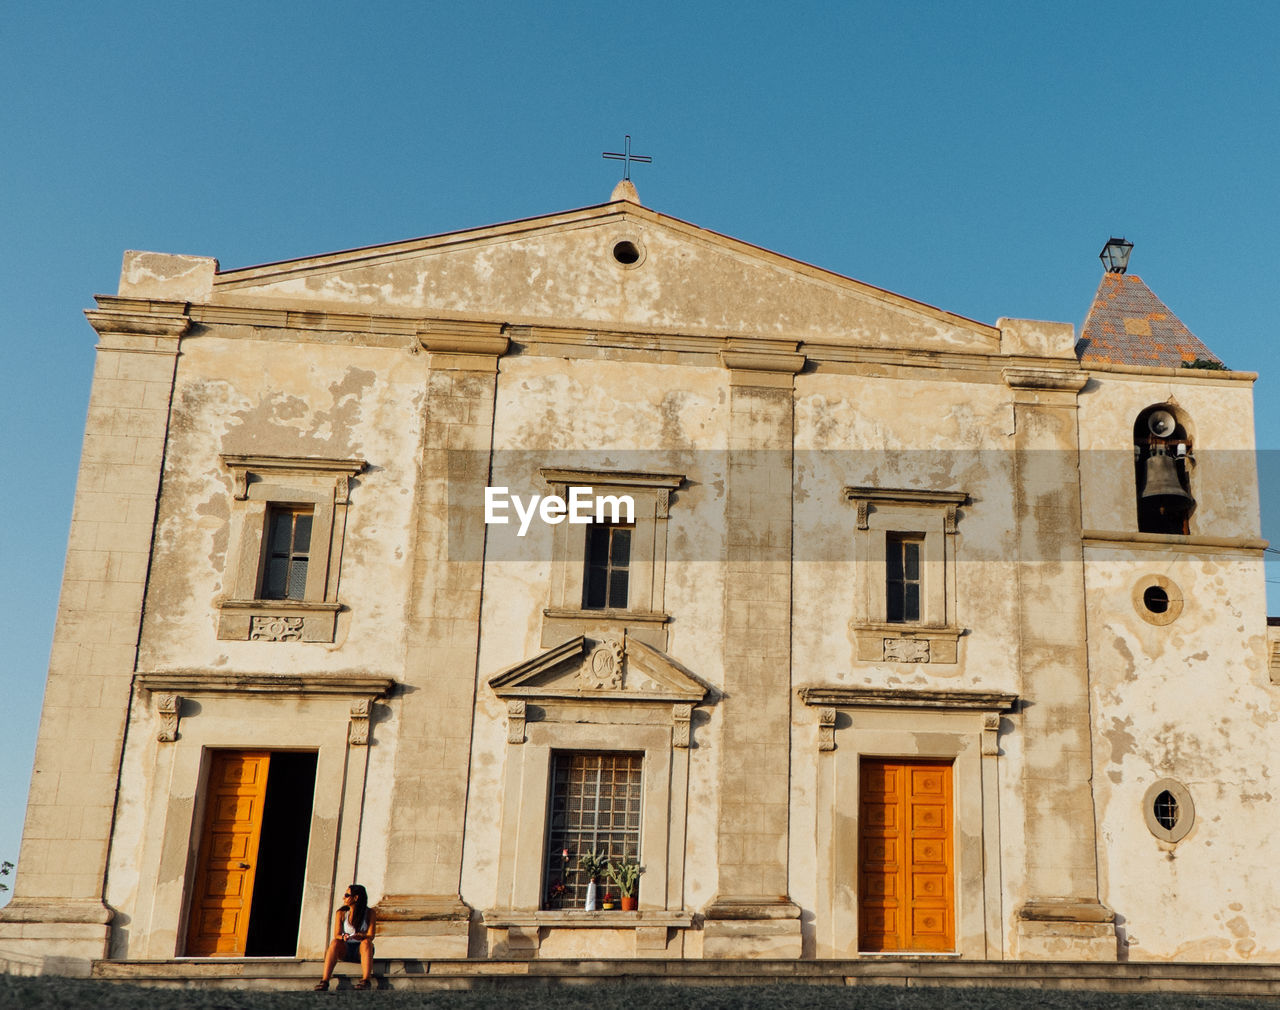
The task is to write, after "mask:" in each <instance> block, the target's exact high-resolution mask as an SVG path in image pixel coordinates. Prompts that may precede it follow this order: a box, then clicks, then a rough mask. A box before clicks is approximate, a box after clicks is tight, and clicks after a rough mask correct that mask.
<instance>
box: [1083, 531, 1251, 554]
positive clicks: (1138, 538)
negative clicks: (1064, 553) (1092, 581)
mask: <svg viewBox="0 0 1280 1010" xmlns="http://www.w3.org/2000/svg"><path fill="white" fill-rule="evenodd" d="M1080 537H1081V541H1082V542H1083V544H1084V546H1086V547H1120V548H1125V547H1127V548H1131V549H1133V550H1139V551H1177V552H1179V553H1183V554H1196V553H1202V552H1205V551H1227V552H1240V553H1245V554H1260V553H1261V552H1262V551H1264V550H1266V549H1267V547H1269V546H1270V543H1271V542H1270V541H1269V540H1263V539H1261V538H1259V537H1203V536H1183V535H1182V534H1179V533H1135V532H1132V531H1129V530H1083V531H1082V532H1081V534H1080Z"/></svg>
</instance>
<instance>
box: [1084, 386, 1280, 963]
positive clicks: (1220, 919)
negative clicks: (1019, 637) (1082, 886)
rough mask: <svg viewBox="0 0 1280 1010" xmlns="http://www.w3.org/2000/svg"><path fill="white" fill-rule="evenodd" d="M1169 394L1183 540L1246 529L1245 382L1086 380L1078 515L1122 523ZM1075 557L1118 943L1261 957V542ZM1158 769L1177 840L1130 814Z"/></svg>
mask: <svg viewBox="0 0 1280 1010" xmlns="http://www.w3.org/2000/svg"><path fill="white" fill-rule="evenodd" d="M1166 402H1168V403H1173V404H1175V405H1176V406H1177V408H1179V409H1180V410H1181V411H1185V415H1186V417H1187V418H1188V419H1189V421H1190V424H1191V426H1192V428H1191V431H1190V434H1191V436H1192V438H1193V440H1194V451H1195V454H1196V457H1197V463H1196V468H1195V471H1194V474H1193V478H1192V480H1193V486H1192V490H1193V493H1194V494H1195V496H1196V499H1197V508H1196V512H1195V514H1194V516H1193V517H1192V536H1193V537H1196V536H1200V537H1224V538H1256V537H1257V536H1258V535H1259V534H1258V502H1257V496H1256V492H1257V478H1256V473H1255V470H1254V457H1253V444H1254V443H1253V429H1252V410H1251V406H1252V399H1251V395H1250V384H1248V383H1247V382H1242V381H1235V382H1226V381H1221V380H1219V381H1212V380H1210V381H1199V382H1197V381H1194V380H1188V381H1183V382H1172V381H1164V382H1162V381H1160V380H1159V379H1157V378H1154V377H1152V378H1148V377H1145V376H1143V377H1138V376H1134V377H1129V376H1124V377H1114V376H1106V377H1097V378H1095V380H1094V381H1093V382H1091V383H1090V386H1089V387H1088V388H1087V389H1086V391H1085V393H1084V394H1083V395H1082V397H1081V411H1080V415H1081V430H1082V435H1081V440H1082V444H1083V445H1084V446H1085V448H1086V451H1085V452H1084V453H1082V461H1081V466H1082V499H1083V504H1084V512H1085V516H1086V519H1085V525H1086V527H1089V526H1092V527H1094V528H1097V529H1105V530H1131V531H1132V530H1135V529H1136V525H1137V523H1136V517H1135V509H1134V504H1133V502H1134V494H1135V488H1134V476H1133V464H1132V450H1131V449H1130V446H1131V445H1132V429H1133V420H1134V418H1135V417H1136V415H1137V414H1138V413H1139V412H1140V411H1141V410H1143V409H1144V408H1146V407H1148V406H1150V405H1151V404H1153V403H1166ZM1085 557H1086V566H1085V580H1086V589H1087V598H1088V630H1089V665H1090V677H1091V685H1092V704H1093V723H1094V768H1095V772H1094V795H1095V803H1096V807H1097V813H1098V825H1099V838H1098V859H1099V873H1100V886H1101V889H1102V897H1103V900H1104V901H1105V902H1107V903H1108V904H1109V905H1111V906H1112V907H1113V908H1114V909H1115V911H1116V912H1117V914H1118V916H1119V917H1120V918H1119V919H1118V920H1117V921H1118V924H1119V926H1120V929H1119V932H1120V933H1121V935H1122V937H1123V938H1124V939H1125V940H1126V941H1127V943H1122V946H1121V952H1122V955H1121V956H1122V957H1123V956H1127V957H1128V958H1129V959H1131V960H1165V959H1173V958H1177V959H1186V960H1235V959H1252V960H1263V961H1274V960H1276V959H1277V957H1280V925H1278V924H1277V921H1276V917H1275V914H1274V913H1275V908H1276V907H1277V904H1278V903H1280V891H1278V889H1277V887H1276V883H1275V877H1274V873H1273V872H1272V870H1271V866H1270V862H1269V859H1268V856H1267V853H1268V852H1269V850H1270V848H1271V843H1272V841H1273V834H1274V827H1275V825H1276V823H1277V822H1278V818H1280V789H1277V788H1276V786H1275V784H1274V783H1273V781H1272V779H1273V777H1274V775H1275V774H1276V769H1275V767H1274V764H1275V760H1274V759H1275V745H1274V740H1275V726H1276V723H1277V721H1278V720H1280V691H1278V690H1277V688H1276V686H1275V685H1274V684H1272V683H1271V682H1270V677H1269V674H1268V668H1267V648H1266V635H1267V631H1266V594H1265V585H1264V581H1263V566H1262V559H1261V555H1260V552H1259V551H1258V550H1257V549H1256V548H1255V549H1253V550H1249V549H1225V548H1205V547H1202V548H1198V549H1187V548H1183V549H1181V550H1179V549H1174V548H1173V547H1172V546H1161V545H1147V546H1146V547H1145V548H1144V547H1143V546H1134V545H1125V544H1121V543H1116V544H1114V545H1110V544H1108V545H1105V546H1104V545H1101V544H1098V545H1096V546H1092V547H1089V548H1086V552H1085ZM1157 576H1158V577H1162V578H1163V579H1167V580H1169V581H1170V582H1171V583H1172V588H1171V589H1170V596H1171V597H1174V598H1180V599H1181V603H1182V609H1181V612H1180V613H1178V614H1177V616H1176V618H1175V619H1174V620H1172V622H1171V623H1167V624H1155V623H1152V622H1151V620H1150V619H1149V618H1150V616H1151V615H1150V614H1149V612H1147V611H1146V610H1145V608H1144V607H1143V605H1142V602H1141V594H1140V590H1141V587H1142V585H1144V584H1146V582H1147V581H1148V580H1150V579H1151V578H1153V577H1157ZM1135 586H1136V587H1138V589H1139V593H1138V594H1137V596H1136V597H1135ZM1144 614H1145V615H1146V616H1145V617H1144ZM1165 778H1169V779H1174V780H1176V781H1178V782H1181V783H1182V784H1183V785H1184V786H1186V787H1187V788H1188V789H1189V791H1190V793H1191V797H1192V800H1193V803H1194V805H1195V822H1194V826H1193V827H1192V829H1191V831H1190V833H1189V834H1188V835H1187V836H1186V837H1185V838H1183V839H1182V840H1181V841H1179V842H1177V843H1170V842H1165V841H1161V840H1159V839H1157V838H1156V837H1155V836H1154V835H1153V834H1152V833H1151V831H1150V830H1148V828H1147V825H1146V822H1145V820H1144V816H1143V800H1144V795H1145V793H1146V791H1147V789H1148V788H1149V787H1150V786H1151V785H1152V784H1153V783H1154V782H1156V781H1157V780H1160V779H1165Z"/></svg>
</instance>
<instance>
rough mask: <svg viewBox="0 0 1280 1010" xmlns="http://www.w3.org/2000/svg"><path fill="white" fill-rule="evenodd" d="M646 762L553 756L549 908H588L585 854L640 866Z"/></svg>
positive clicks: (615, 756)
mask: <svg viewBox="0 0 1280 1010" xmlns="http://www.w3.org/2000/svg"><path fill="white" fill-rule="evenodd" d="M643 761H644V755H643V754H627V753H617V752H609V753H603V754H584V753H573V752H561V753H557V754H555V755H554V756H553V758H552V767H551V816H550V818H549V819H548V823H549V826H548V830H547V854H546V864H545V872H544V873H543V880H544V885H543V892H544V895H545V900H544V905H545V907H548V908H581V907H582V906H583V903H584V901H585V899H586V896H587V883H588V878H587V875H586V873H585V872H584V871H583V869H582V867H581V865H580V864H579V862H578V860H579V857H581V856H582V855H583V854H585V853H588V852H598V853H600V854H601V855H603V856H604V858H606V859H609V860H611V861H613V862H617V861H618V860H622V859H634V860H637V861H639V859H640V798H641V795H642V791H641V768H642V766H643ZM601 883H602V884H603V885H604V886H606V887H607V886H611V885H608V884H605V882H603V881H602V882H601Z"/></svg>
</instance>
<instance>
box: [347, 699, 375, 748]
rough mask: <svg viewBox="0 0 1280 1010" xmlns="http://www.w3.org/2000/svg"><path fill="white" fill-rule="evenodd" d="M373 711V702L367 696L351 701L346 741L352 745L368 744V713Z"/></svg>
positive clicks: (362, 745)
mask: <svg viewBox="0 0 1280 1010" xmlns="http://www.w3.org/2000/svg"><path fill="white" fill-rule="evenodd" d="M372 711H373V702H372V701H370V700H369V699H368V698H360V699H358V700H356V701H353V702H352V703H351V725H350V727H349V728H348V730H347V741H348V742H349V743H350V744H351V745H352V746H353V747H368V746H369V714H370V713H371V712H372Z"/></svg>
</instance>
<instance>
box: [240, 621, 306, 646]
mask: <svg viewBox="0 0 1280 1010" xmlns="http://www.w3.org/2000/svg"><path fill="white" fill-rule="evenodd" d="M249 639H250V641H253V642H301V641H302V618H301V617H251V618H250V619H249Z"/></svg>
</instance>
